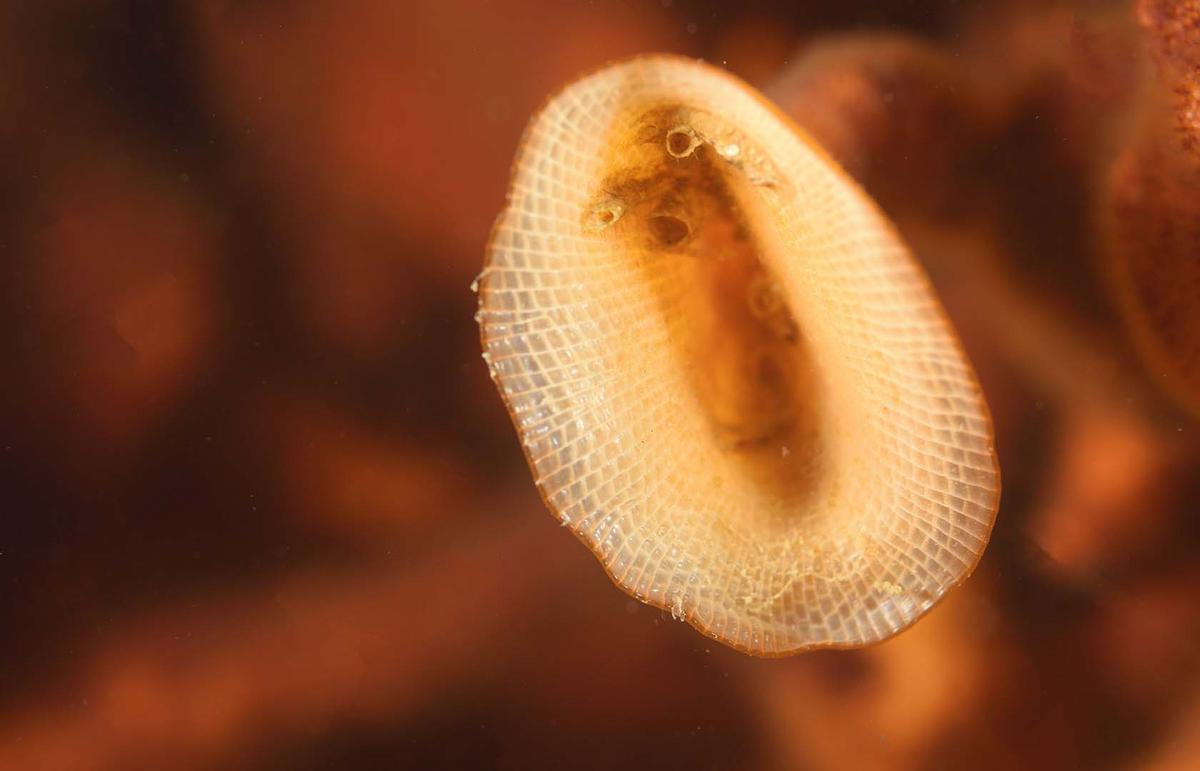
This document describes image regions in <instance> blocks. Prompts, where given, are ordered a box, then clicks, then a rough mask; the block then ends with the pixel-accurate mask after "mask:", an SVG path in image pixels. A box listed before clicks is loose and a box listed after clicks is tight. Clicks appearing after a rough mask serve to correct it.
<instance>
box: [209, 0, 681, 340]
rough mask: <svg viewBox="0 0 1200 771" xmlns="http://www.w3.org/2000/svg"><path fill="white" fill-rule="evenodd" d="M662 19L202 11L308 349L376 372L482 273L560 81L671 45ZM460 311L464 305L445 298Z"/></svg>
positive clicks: (443, 11) (454, 1)
mask: <svg viewBox="0 0 1200 771" xmlns="http://www.w3.org/2000/svg"><path fill="white" fill-rule="evenodd" d="M662 12H663V11H662V9H661V8H655V9H653V12H646V11H645V10H644V9H642V10H638V11H635V10H634V9H632V8H630V7H624V6H614V5H611V4H603V5H597V6H592V5H583V4H571V3H561V4H554V5H544V4H537V3H531V2H516V3H484V4H480V3H478V2H471V1H470V0H451V1H449V2H442V1H440V0H418V1H417V2H404V3H401V4H397V3H395V2H389V1H386V0H370V1H369V2H359V3H354V4H353V5H349V6H346V5H339V4H325V3H317V4H306V5H303V6H296V5H293V4H287V3H284V4H253V5H245V4H229V3H225V4H215V3H198V4H196V6H195V14H194V16H195V18H196V19H197V21H198V27H199V29H200V33H201V39H202V42H203V50H204V52H205V54H206V59H205V62H204V66H205V69H206V70H207V73H208V76H209V77H208V81H209V89H210V93H211V101H212V103H213V106H214V109H216V111H217V113H218V117H219V119H220V121H221V122H222V123H223V124H224V125H225V126H227V127H228V130H229V133H230V136H231V138H232V139H233V142H234V146H235V147H236V148H238V149H239V150H240V151H242V152H244V154H245V157H246V163H245V168H246V169H247V171H248V175H247V176H248V178H249V179H250V181H251V183H252V184H253V185H255V186H257V187H258V188H260V189H261V190H262V191H263V193H264V194H265V195H269V196H270V197H271V200H273V201H274V202H275V204H276V207H277V208H276V210H275V211H274V212H273V213H272V217H274V218H275V220H276V222H277V223H278V224H280V226H281V228H282V230H283V233H284V234H285V241H284V243H283V246H284V247H285V248H286V256H287V259H288V260H289V267H290V268H292V269H293V270H292V271H291V272H290V273H289V284H290V285H291V286H292V287H294V296H293V300H294V302H295V303H296V305H297V309H298V310H299V313H300V316H301V318H302V319H303V320H304V322H305V323H306V325H307V327H308V329H309V330H311V332H312V333H313V335H314V340H315V342H316V343H317V344H318V345H326V346H330V347H332V348H333V349H335V350H337V351H344V352H348V353H350V354H352V355H355V356H357V357H359V358H361V359H362V360H364V361H371V360H379V359H380V358H381V357H384V356H386V355H387V354H388V352H389V350H391V349H394V346H395V340H396V338H397V336H399V335H403V334H405V330H404V329H403V328H402V326H403V324H404V322H405V321H406V320H407V319H408V318H409V317H410V315H411V314H413V313H414V312H415V309H414V298H421V297H428V296H429V295H430V293H431V292H437V291H441V292H459V291H460V290H462V289H463V288H465V287H466V285H467V284H468V283H469V282H470V280H471V277H472V276H474V275H475V273H477V272H478V256H477V255H478V250H479V246H480V244H482V243H483V242H484V241H486V239H487V233H488V229H489V227H490V226H491V224H492V220H493V217H494V215H495V211H494V209H495V204H494V202H495V200H496V199H497V198H499V197H500V196H501V195H502V194H503V190H504V179H505V177H506V175H507V172H508V168H509V163H510V160H511V147H512V145H513V144H514V143H515V142H516V140H517V138H518V137H519V136H520V133H521V130H522V129H523V127H524V125H525V121H526V119H527V118H528V115H529V114H530V112H532V110H533V109H534V108H535V107H536V105H537V104H538V102H540V101H541V100H542V99H543V98H544V95H545V93H546V92H547V91H549V90H550V89H551V88H552V87H553V86H554V85H555V84H556V83H558V82H561V81H562V80H564V79H566V78H567V77H570V76H571V75H574V74H575V73H577V72H579V71H580V70H581V69H587V68H589V67H595V66H598V65H600V64H603V63H605V62H606V61H609V60H611V59H613V58H616V57H619V56H625V55H628V54H631V53H635V52H637V51H641V50H646V49H657V48H663V47H667V48H678V47H679V45H680V42H682V39H683V38H682V35H681V34H679V33H682V30H679V31H678V32H672V31H669V30H668V29H667V28H666V26H665V24H664V20H663V18H662V16H661V14H662ZM457 296H458V298H459V300H460V302H462V303H463V306H462V307H463V309H464V311H465V314H466V315H469V314H470V310H469V308H468V306H469V301H468V300H467V296H466V294H465V292H463V293H461V294H458V295H457Z"/></svg>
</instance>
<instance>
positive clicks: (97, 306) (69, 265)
mask: <svg viewBox="0 0 1200 771" xmlns="http://www.w3.org/2000/svg"><path fill="white" fill-rule="evenodd" d="M87 163H89V162H88V161H84V162H83V163H81V165H78V166H75V167H73V168H72V169H71V174H70V176H64V177H62V178H58V177H52V178H50V179H47V180H45V181H44V182H45V188H44V189H45V196H44V197H45V201H46V203H45V204H44V207H45V208H44V210H43V211H41V212H40V213H39V215H40V218H41V219H42V221H44V222H45V223H46V224H45V226H44V227H42V228H40V229H37V230H35V231H33V232H30V233H29V234H28V235H27V236H26V239H25V241H24V243H23V246H24V248H25V250H26V252H27V253H28V254H31V255H37V259H36V260H31V265H32V271H31V273H30V274H29V275H30V280H31V282H32V283H31V285H30V286H29V287H27V294H26V295H25V296H27V297H30V298H32V302H31V304H30V314H31V318H30V322H31V325H32V328H33V329H34V330H35V331H34V332H33V333H32V335H33V337H32V343H33V345H32V346H31V349H32V350H31V351H30V354H29V355H30V356H31V362H30V365H29V366H30V367H32V368H34V369H35V370H36V371H38V372H40V373H41V374H42V376H43V377H45V379H46V381H48V382H49V383H50V384H51V385H50V386H49V388H46V387H45V386H43V387H42V388H43V389H44V390H43V391H40V392H38V393H32V394H30V397H29V398H30V399H31V400H33V401H34V402H36V403H39V404H41V403H44V404H45V409H46V410H47V411H48V419H49V420H51V422H54V423H58V424H60V426H61V427H62V428H64V429H65V430H66V434H65V436H64V439H65V440H66V441H67V442H69V446H70V447H71V448H72V449H71V452H72V453H81V454H82V455H83V458H84V459H86V462H87V463H89V464H90V463H94V464H96V465H97V466H104V465H105V464H106V463H108V462H109V461H111V460H113V459H114V458H117V457H120V456H122V454H123V452H124V451H125V450H128V449H132V448H133V447H134V446H136V444H137V442H138V441H139V439H140V438H141V437H142V436H143V435H144V434H145V432H146V431H147V430H149V429H150V428H151V427H152V426H153V425H154V422H155V421H156V419H158V418H159V417H161V416H162V415H164V414H165V413H166V412H167V411H168V410H170V409H171V408H172V407H174V406H175V405H176V403H177V399H178V398H179V397H180V395H181V394H183V393H184V392H185V391H186V389H188V388H189V387H190V386H191V385H192V384H193V381H194V378H196V377H197V375H198V373H199V372H200V370H201V367H202V366H203V364H204V362H205V361H206V357H207V356H208V355H209V353H210V352H211V347H212V345H213V343H214V337H215V334H216V332H217V325H218V320H219V317H220V314H221V309H220V308H219V306H218V303H217V300H216V297H215V294H214V289H215V288H214V286H213V282H214V274H213V271H214V269H215V267H216V265H215V259H216V253H215V250H216V248H217V244H216V243H215V238H214V224H215V220H214V218H213V216H212V214H211V212H209V211H208V209H207V208H206V207H205V206H204V205H203V204H202V203H200V202H199V200H198V199H197V198H196V197H194V196H193V195H192V194H191V192H190V191H189V190H188V189H187V187H186V185H185V184H184V183H182V182H180V181H179V180H177V179H168V178H164V177H163V176H161V175H159V174H156V173H154V172H153V171H151V170H149V169H146V168H144V167H142V166H140V165H138V164H128V167H126V168H122V167H121V166H120V165H119V164H115V163H110V164H108V165H106V164H105V163H104V162H103V160H102V158H97V159H95V162H93V165H90V166H88V165H86V164H87Z"/></svg>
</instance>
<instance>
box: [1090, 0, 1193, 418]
mask: <svg viewBox="0 0 1200 771" xmlns="http://www.w3.org/2000/svg"><path fill="white" fill-rule="evenodd" d="M1138 12H1139V21H1140V22H1141V24H1142V26H1143V28H1144V33H1145V45H1146V48H1147V49H1148V53H1149V55H1150V58H1151V59H1152V60H1153V62H1154V71H1152V72H1148V73H1147V75H1146V78H1145V82H1144V84H1143V87H1142V93H1141V94H1140V96H1139V98H1138V99H1137V101H1136V102H1135V103H1134V104H1133V106H1132V108H1131V109H1133V110H1134V111H1135V115H1134V120H1133V125H1132V127H1131V131H1130V132H1129V134H1128V136H1127V138H1126V141H1125V142H1124V145H1123V147H1122V149H1121V150H1120V152H1119V154H1118V155H1117V157H1116V159H1115V161H1114V162H1113V164H1112V166H1111V170H1110V172H1109V176H1108V179H1107V180H1106V183H1107V184H1106V189H1105V191H1104V195H1103V200H1102V202H1101V205H1100V220H1101V223H1102V231H1101V236H1102V250H1103V256H1104V258H1105V266H1106V272H1107V275H1108V278H1109V282H1110V286H1111V288H1112V291H1113V293H1114V295H1115V296H1116V299H1117V302H1118V306H1119V308H1120V310H1121V312H1122V315H1123V317H1124V319H1125V321H1126V324H1127V325H1128V327H1129V329H1130V331H1131V334H1132V337H1133V340H1134V342H1135V344H1136V345H1137V347H1138V349H1139V351H1140V352H1141V354H1142V356H1143V359H1144V360H1145V363H1146V366H1147V369H1148V373H1149V375H1150V377H1151V378H1152V379H1153V380H1154V381H1155V382H1156V383H1158V384H1159V385H1160V386H1161V387H1162V388H1164V389H1165V390H1166V391H1167V392H1169V393H1171V394H1173V395H1174V396H1175V397H1177V398H1178V399H1179V400H1180V402H1181V403H1183V404H1184V405H1186V406H1188V407H1189V408H1190V409H1191V410H1193V411H1194V412H1196V413H1197V414H1200V3H1197V2H1195V0H1144V1H1143V2H1141V3H1139V4H1138Z"/></svg>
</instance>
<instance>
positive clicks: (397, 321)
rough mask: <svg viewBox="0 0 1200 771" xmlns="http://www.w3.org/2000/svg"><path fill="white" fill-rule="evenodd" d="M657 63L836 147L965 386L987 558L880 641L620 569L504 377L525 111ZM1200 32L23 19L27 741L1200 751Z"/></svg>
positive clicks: (816, 760)
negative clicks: (773, 621)
mask: <svg viewBox="0 0 1200 771" xmlns="http://www.w3.org/2000/svg"><path fill="white" fill-rule="evenodd" d="M649 51H676V52H681V53H685V54H689V55H694V56H700V57H704V58H706V59H708V60H709V61H713V62H716V63H719V64H722V65H723V66H725V67H727V68H728V69H730V70H732V71H733V72H735V73H737V74H739V75H741V76H742V77H744V78H746V79H747V80H749V81H750V82H752V83H754V84H756V85H759V86H761V87H764V88H765V89H767V91H768V93H769V94H770V95H771V96H772V97H774V98H775V99H777V100H778V101H779V102H780V103H781V104H782V105H783V106H784V107H785V109H787V110H788V111H789V112H791V113H792V114H793V115H794V116H795V117H796V118H797V120H798V121H799V122H800V123H801V124H802V125H804V126H806V127H807V128H809V129H810V130H811V131H812V132H813V133H814V134H815V135H816V136H817V137H818V138H819V139H821V140H822V141H823V142H824V143H825V144H826V145H827V146H828V147H829V149H830V151H831V152H832V153H833V154H834V155H835V156H836V157H837V158H838V159H839V160H841V161H842V162H843V163H844V164H845V165H846V167H847V168H848V170H850V172H851V173H852V174H853V175H854V176H855V177H856V178H858V179H859V180H860V181H861V182H862V183H863V184H864V185H865V186H866V187H867V189H868V190H869V191H870V192H871V193H872V194H873V195H874V196H875V197H876V198H877V200H878V201H879V202H880V204H881V205H882V206H883V207H884V208H885V210H887V211H888V213H889V214H890V215H891V216H892V217H893V218H894V219H895V220H896V221H897V223H898V225H899V227H900V229H901V231H902V232H903V234H904V235H905V237H906V238H907V239H908V240H909V242H910V243H911V244H912V245H913V246H914V251H915V252H916V253H917V255H918V257H919V258H920V259H921V260H922V261H923V262H924V263H925V264H926V266H927V268H928V269H929V271H930V273H931V276H932V278H933V280H934V282H935V284H937V285H938V287H939V289H940V290H941V292H942V294H943V297H944V300H945V302H946V304H947V307H948V309H949V311H950V313H951V315H952V316H953V317H954V319H955V321H956V323H957V324H958V326H959V329H960V331H961V333H962V336H963V338H964V343H965V345H966V347H967V350H968V352H969V354H970V355H971V357H972V359H973V360H974V361H975V363H976V365H977V367H978V369H979V372H980V376H981V378H982V380H983V385H984V388H985V390H986V392H987V394H988V397H989V401H990V402H991V405H992V409H993V412H994V416H995V420H996V425H997V443H998V449H999V452H1000V455H1001V463H1002V468H1003V470H1004V479H1005V492H1004V499H1003V503H1002V507H1001V512H1000V517H999V520H998V524H997V527H996V531H995V535H994V538H993V543H992V546H991V547H990V549H989V551H988V553H987V555H986V556H985V558H984V560H983V563H982V565H981V567H980V568H979V570H978V572H977V573H976V575H975V577H974V578H972V579H971V581H970V582H969V583H968V584H967V585H966V587H964V588H963V589H961V590H959V591H957V592H955V593H954V594H952V595H951V596H950V598H949V599H948V600H947V601H946V602H945V603H944V604H943V605H941V606H939V607H938V608H937V609H936V610H934V611H933V612H932V613H931V614H930V615H929V616H928V617H927V618H925V619H924V620H923V621H921V622H920V623H919V624H917V625H916V626H915V627H914V628H913V629H911V630H910V631H908V632H906V633H904V634H902V635H901V636H899V637H898V638H896V639H894V640H892V641H889V642H887V643H885V644H883V645H880V646H878V647H876V648H873V649H870V650H866V651H856V652H824V653H817V654H810V655H804V656H799V657H796V658H792V659H786V660H778V661H760V660H753V659H750V658H747V657H744V656H742V655H740V654H736V653H733V652H731V651H729V650H726V649H724V648H722V647H721V646H719V645H717V644H716V643H713V642H711V641H709V640H708V639H706V638H703V637H701V636H699V635H698V634H696V633H695V632H694V631H693V630H692V629H691V628H689V627H687V626H686V625H683V624H680V623H676V622H674V621H672V620H671V619H670V616H669V615H668V614H665V613H662V612H660V611H658V610H655V609H652V608H649V607H647V606H644V605H641V604H638V603H636V602H634V601H632V600H630V599H629V598H627V597H626V596H625V595H623V594H622V593H621V592H620V591H618V590H617V589H616V588H614V587H613V586H612V585H611V583H610V582H609V581H608V579H607V578H606V577H605V575H604V573H603V571H602V570H601V569H600V568H599V566H598V565H597V564H596V562H595V559H594V558H593V557H592V556H591V555H590V554H589V553H588V552H587V550H586V549H584V548H583V547H582V546H581V545H579V544H578V543H577V542H576V541H575V540H574V539H573V538H572V537H571V536H570V534H569V533H568V532H567V531H565V530H563V529H561V528H559V527H557V526H556V524H555V523H554V520H553V519H552V518H551V517H550V516H548V515H547V514H546V512H545V510H544V508H543V506H542V504H541V502H540V500H539V499H538V496H537V493H536V491H535V489H534V486H533V484H532V482H531V480H530V477H529V474H528V471H527V469H526V467H525V464H524V461H523V459H522V457H521V453H520V451H519V446H518V443H517V441H516V438H515V435H514V433H513V431H512V428H511V426H510V424H509V421H508V417H507V415H506V414H505V412H504V409H503V407H502V405H501V402H500V399H499V398H498V396H497V394H496V393H495V390H494V387H493V386H492V384H491V383H490V382H489V380H488V377H487V373H486V370H485V368H484V366H483V363H482V362H481V360H480V358H479V345H478V338H477V330H476V327H475V325H474V323H473V322H472V313H473V311H474V305H475V297H474V296H473V295H472V294H471V293H470V291H469V290H468V285H469V284H470V283H471V280H472V278H473V277H474V275H475V274H476V273H477V271H478V270H479V268H480V265H481V260H482V254H483V247H484V244H485V242H486V239H487V235H488V230H489V228H490V226H491V223H492V220H493V218H494V217H495V215H496V214H497V213H498V212H499V210H500V208H501V206H502V203H503V196H504V190H505V187H506V184H507V174H508V169H509V164H510V162H511V159H512V156H513V153H514V151H515V148H516V145H517V142H518V139H519V137H520V133H521V130H522V128H523V126H524V124H525V121H526V120H527V119H528V117H529V116H530V114H531V113H532V112H533V111H534V110H535V109H536V108H537V106H538V105H539V104H541V103H542V101H543V100H544V99H545V98H546V97H547V96H548V95H549V94H550V93H551V92H553V91H554V90H555V89H556V88H558V87H560V86H561V85H563V84H564V83H566V82H567V81H569V80H571V79H573V78H574V77H576V76H578V75H580V74H582V73H583V72H585V71H587V70H588V69H591V68H594V67H596V66H598V65H601V64H603V63H606V62H608V61H611V60H613V59H616V58H619V57H623V56H626V55H630V54H634V53H638V52H649ZM1198 51H1200V9H1198V7H1197V4H1196V3H1195V2H1191V1H1190V0H1139V1H1138V2H1132V0H1130V1H1128V2H1126V1H1121V0H1113V1H1112V2H1091V3H1073V2H1058V3H1055V2H1030V1H1028V0H1019V1H1017V2H995V3H984V2H970V1H969V0H961V1H956V0H936V1H935V2H911V1H909V0H840V1H839V2H815V1H814V2H795V3H790V2H768V1H767V0H757V1H751V2H730V3H721V2H704V1H701V0H673V1H672V0H626V1H620V0H618V1H616V2H571V1H568V2H555V1H553V0H545V1H544V2H537V1H535V0H510V1H509V2H498V1H495V2H488V1H487V0H405V1H402V2H395V1H394V0H365V1H364V2H358V3H334V2H315V1H313V0H300V1H299V2H278V1H275V0H242V1H238V2H232V1H230V2H194V3H160V2H153V1H150V0H147V1H145V2H115V1H114V2H100V1H97V2H85V1H84V0H62V1H61V2H52V3H40V2H19V1H16V0H12V1H10V2H7V3H5V4H4V5H3V7H2V8H0V255H3V258H4V259H3V262H2V264H0V271H2V273H0V314H2V320H3V324H0V336H2V337H3V341H4V350H5V354H6V355H5V360H6V362H7V366H6V367H5V368H4V376H3V393H4V398H3V401H2V404H0V409H2V410H3V413H2V423H0V425H2V426H3V429H2V431H3V433H2V435H0V475H2V479H0V484H2V489H3V491H4V492H3V503H0V769H4V771H8V769H14V770H16V769H93V768H95V769H177V768H178V769H192V768H195V769H207V768H231V769H243V768H244V769H260V768H261V769H408V768H412V769H417V768H420V769H442V768H445V769H450V768H508V769H542V768H545V769H574V768H579V769H608V768H632V769H640V768H660V769H669V768H681V769H682V768H687V769H964V768H972V769H1009V768H1019V769H1032V768H1046V769H1064V768H1080V769H1097V768H1138V769H1192V768H1200V561H1198V559H1197V557H1198V556H1200V519H1198V518H1197V501H1198V500H1200V474H1198V473H1197V470H1198V469H1200V441H1198V436H1200V424H1198V423H1197V421H1196V418H1195V417H1194V416H1195V414H1196V411H1195V409H1194V405H1195V404H1196V403H1197V402H1196V401H1193V400H1192V397H1193V394H1192V393H1191V392H1190V391H1189V388H1190V383H1189V381H1188V379H1187V373H1188V372H1189V371H1195V370H1200V355H1198V354H1197V353H1196V346H1195V343H1194V341H1197V340H1200V329H1198V328H1197V327H1198V325H1200V311H1197V310H1196V309H1197V308H1198V307H1200V268H1197V267H1196V266H1197V265H1200V235H1198V234H1197V230H1198V228H1200V225H1197V223H1200V216H1194V215H1198V214H1200V211H1198V210H1200V181H1198V180H1200V171H1197V169H1200V165H1198V164H1200V161H1198V160H1197V148H1198V147H1200V143H1198V142H1200V140H1198V138H1200V117H1197V115H1200V77H1198V76H1197V71H1198V69H1197V68H1198V67H1200V65H1198V64H1197V62H1200V54H1198V53H1197V52H1198ZM1192 132H1194V133H1192ZM1192 193H1195V196H1194V197H1193V196H1192ZM1193 258H1194V259H1193ZM1146 309H1149V310H1148V311H1147V312H1145V313H1141V315H1139V313H1140V312H1141V311H1144V310H1146ZM1192 333H1195V336H1192ZM1156 335H1157V336H1156ZM1176 365H1178V366H1176ZM1189 367H1190V368H1192V369H1190V370H1189Z"/></svg>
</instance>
